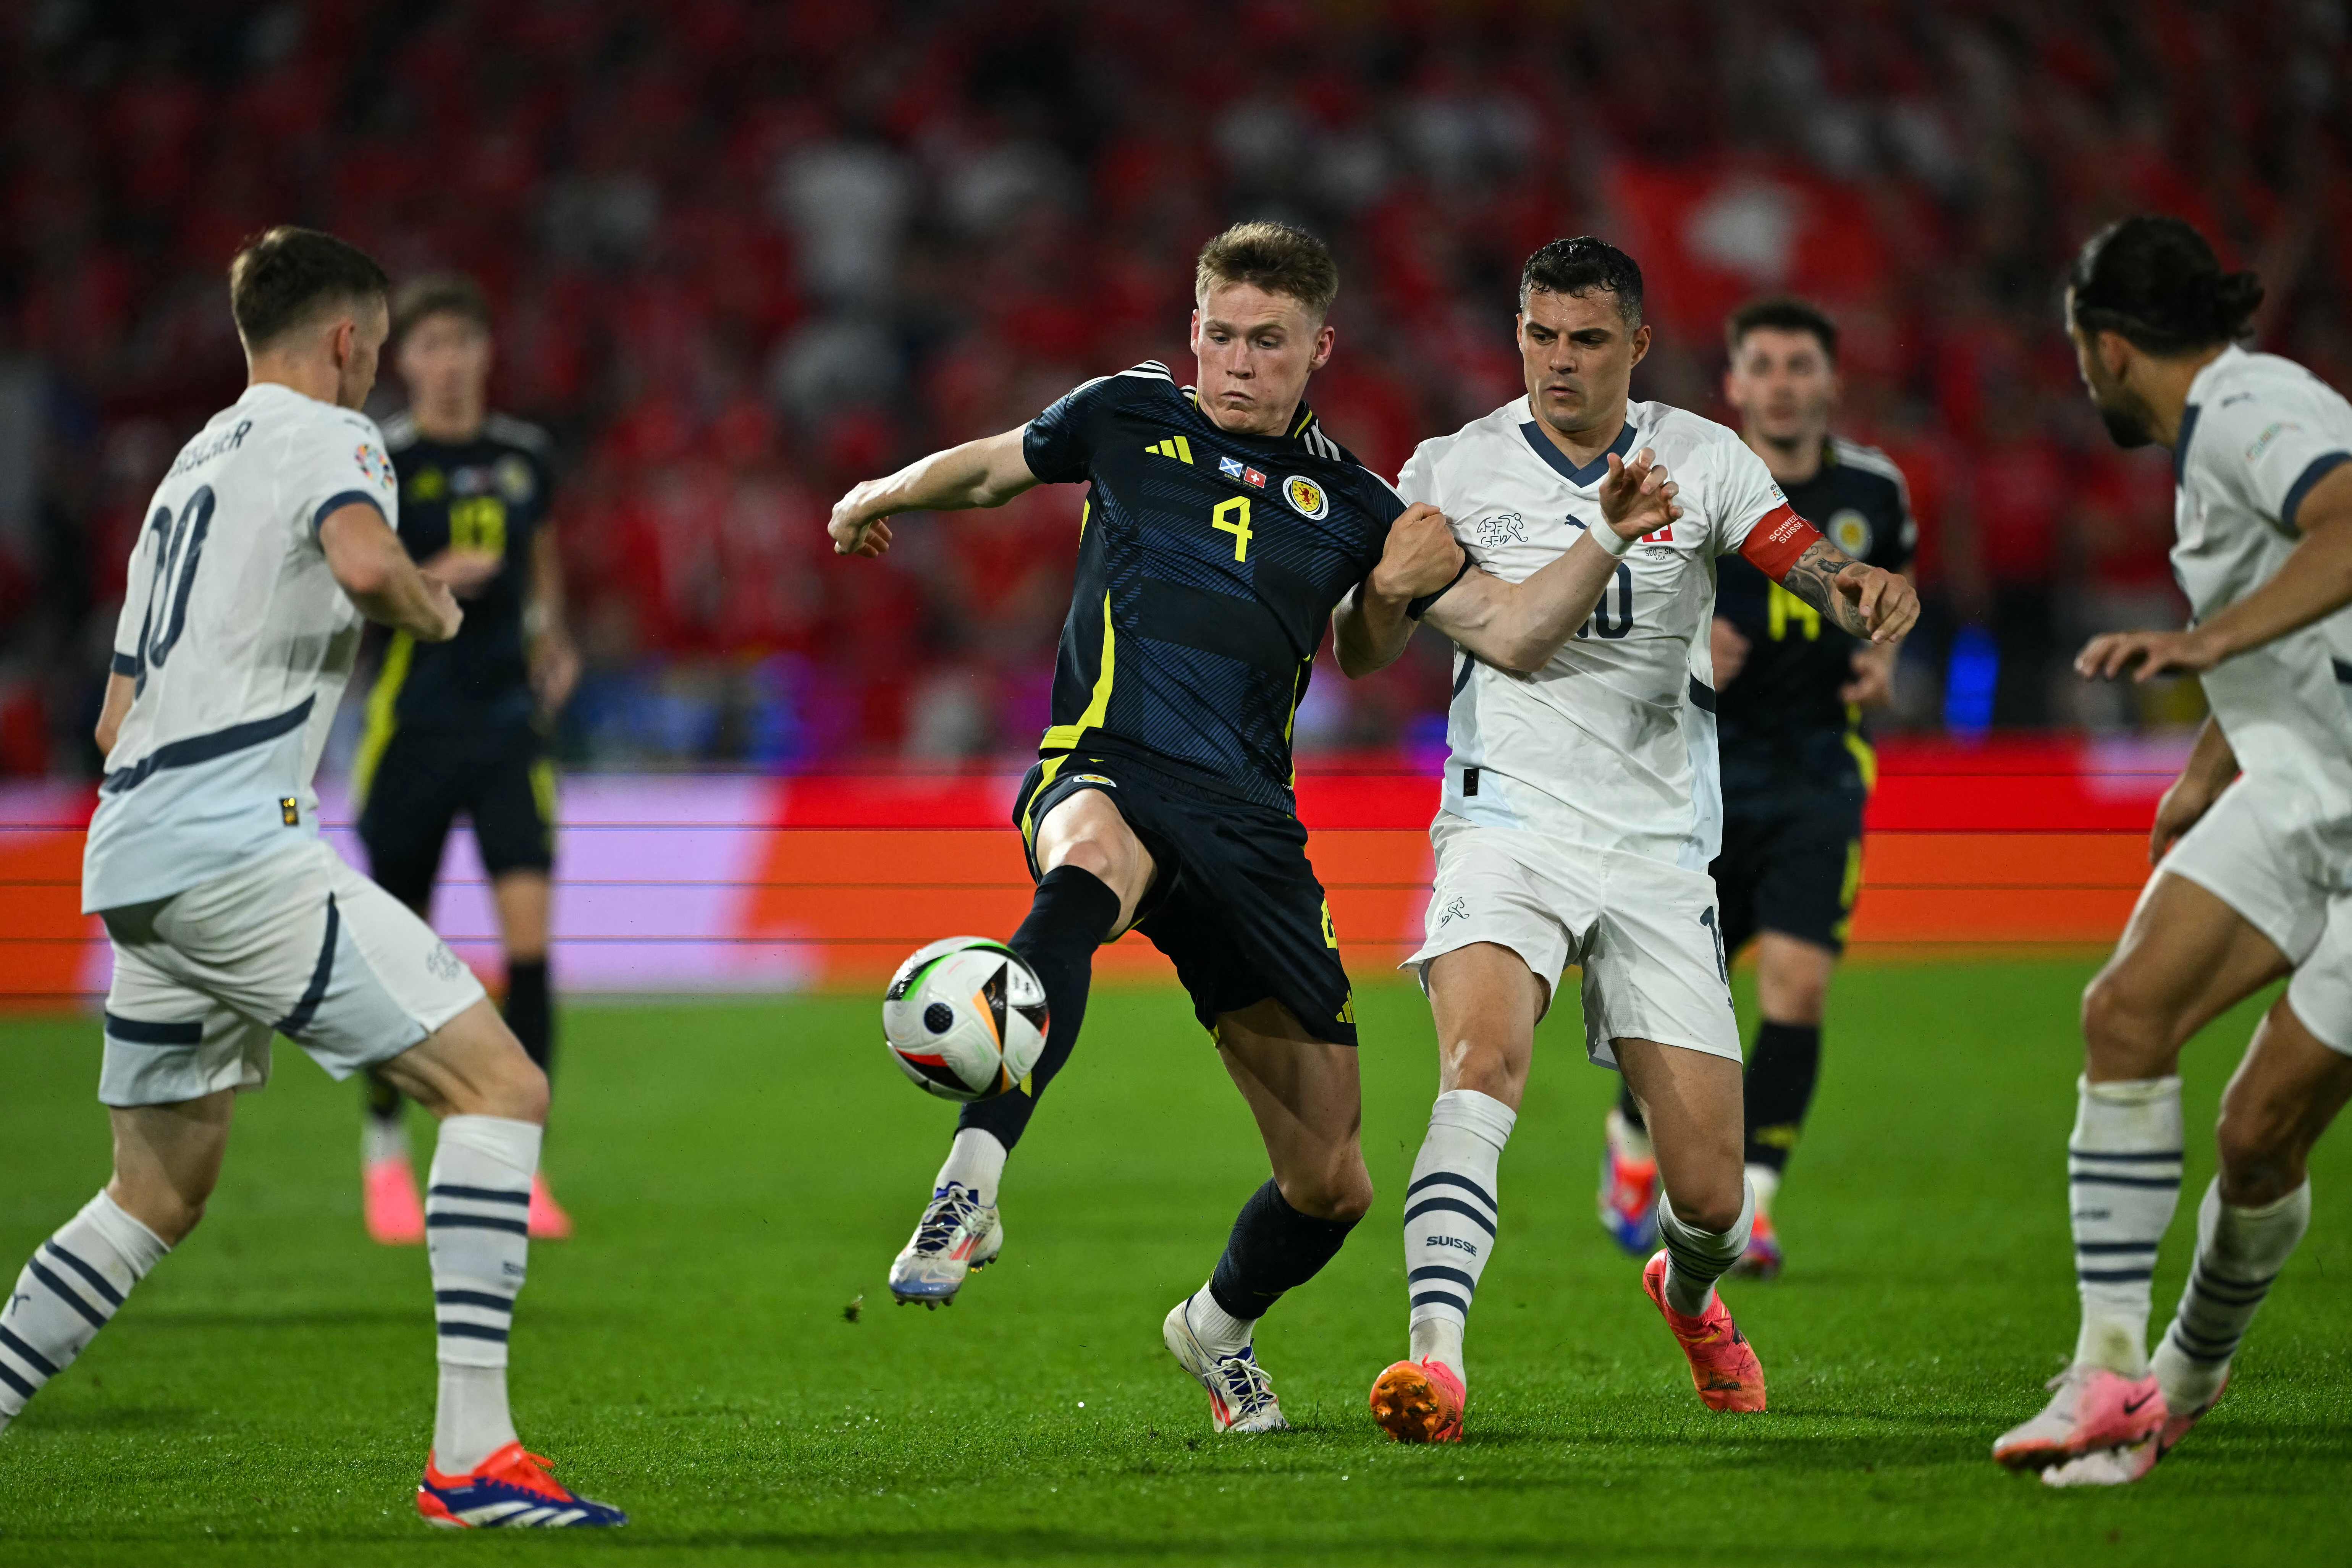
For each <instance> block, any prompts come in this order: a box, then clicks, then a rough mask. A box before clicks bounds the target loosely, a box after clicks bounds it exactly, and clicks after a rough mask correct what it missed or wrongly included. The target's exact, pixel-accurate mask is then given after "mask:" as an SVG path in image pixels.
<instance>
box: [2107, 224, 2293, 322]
mask: <svg viewBox="0 0 2352 1568" xmlns="http://www.w3.org/2000/svg"><path fill="white" fill-rule="evenodd" d="M2066 288H2067V289H2068V291H2069V293H2070V296H2071V298H2072V300H2073V308H2074V325H2075V326H2076V327H2079V328H2080V329H2082V330H2083V331H2085V332H2115V333H2117V334H2119V335H2120V336H2122V337H2123V339H2124V340H2125V341H2126V342H2129V343H2130V344H2131V345H2132V346H2133V347H2135V348H2137V349H2138V350H2139V351H2140V352H2141V353H2151V354H2182V353H2193V352H2195V351H2196V350H2198V349H2204V348H2211V347H2212V346H2213V345H2214V344H2216V343H2227V342H2235V341H2236V340H2237V339H2239V338H2242V337H2244V336H2245V335H2246V330H2247V325H2248V323H2249V322H2250V321H2252V319H2253V314H2254V308H2255V307H2256V306H2258V305H2260V304H2261V303H2262V302H2263V283H2262V279H2259V278H2257V277H2255V276H2254V275H2253V274H2252V273H2251V272H2224V271H2222V270H2221V259H2220V258H2218V257H2216V256H2215V255H2214V254H2213V247H2211V246H2210V245H2208V244H2206V243H2205V237H2204V236H2203V235H2201V234H2199V233H2198V232H2197V231H2196V230H2195V229H2193V228H2191V227H2190V226H2189V225H2187V224H2185V223H2183V222H2182V221H2181V220H2180V219H2179V218H2177V217H2154V216H2145V215H2143V216H2137V217H2127V218H2125V219H2123V220H2122V221H2120V222H2118V223H2112V224H2109V225H2108V226H2106V227H2105V228H2103V229H2101V230H2100V231H2099V232H2098V233H2096V234H2095V235H2093V236H2092V237H2091V239H2090V242H2089V243H2088V244H2086V245H2084V247H2083V249H2082V253H2081V254H2080V255H2078V256H2076V257H2075V258H2074V266H2073V267H2071V268H2068V269H2067V272H2066Z"/></svg>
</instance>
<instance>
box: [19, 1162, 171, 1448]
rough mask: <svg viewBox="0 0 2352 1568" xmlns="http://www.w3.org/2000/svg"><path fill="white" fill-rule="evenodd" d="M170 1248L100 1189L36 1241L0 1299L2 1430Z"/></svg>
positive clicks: (59, 1370)
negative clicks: (12, 1286) (52, 1232)
mask: <svg viewBox="0 0 2352 1568" xmlns="http://www.w3.org/2000/svg"><path fill="white" fill-rule="evenodd" d="M171 1250H172V1249H171V1248H170V1247H166V1246H164V1245H163V1238H162V1237H158V1236H157V1235H156V1234H155V1233H154V1232H153V1231H152V1230H149V1229H148V1228H147V1227H146V1226H143V1225H142V1224H140V1223H139V1222H138V1221H137V1220H135V1219H133V1218H132V1217H131V1215H129V1214H127V1213H125V1212H124V1211H123V1209H122V1206H121V1205H119V1204H117V1203H116V1202H115V1201H114V1200H113V1199H112V1198H111V1197H110V1196H108V1195H107V1194H105V1193H103V1192H101V1193H100V1194H98V1196H96V1197H94V1198H92V1199H90V1200H89V1202H88V1203H86V1204H84V1205H82V1207H81V1212H80V1213H79V1214H77V1215H74V1216H73V1218H71V1219H69V1220H68V1221H66V1223H65V1224H64V1225H63V1226H59V1227H58V1232H57V1234H56V1235H54V1236H52V1237H49V1239H48V1240H47V1241H45V1242H43V1243H42V1244H41V1246H40V1247H39V1249H38V1250H37V1251H36V1252H35V1253H34V1254H33V1256H32V1259H31V1261H29V1262H27V1263H26V1265H25V1268H24V1272H23V1273H21V1274H19V1275H17V1276H16V1289H15V1290H13V1291H11V1292H10V1293H9V1296H8V1300H7V1301H6V1302H5V1304H0V1430H5V1428H6V1426H7V1425H8V1423H9V1422H11V1421H13V1420H15V1419H16V1415H17V1413H18V1412H20V1411H22V1410H23V1409H24V1408H25V1402H26V1400H29V1399H31V1398H32V1397H33V1395H34V1394H37V1393H38V1392H39V1391H40V1387H41V1385H42V1384H45V1383H47V1382H48V1381H49V1379H51V1378H53V1377H55V1376H56V1375H57V1374H58V1373H61V1372H63V1371H64V1370H65V1369H66V1368H67V1367H68V1366H69V1365H70V1364H72V1363H73V1359H74V1358H75V1357H76V1356H78V1355H79V1354H81V1352H82V1351H83V1349H84V1348H85V1347H86V1346H88V1345H89V1342H90V1341H92V1340H94V1339H96V1338H97V1337H98V1331H99V1330H100V1329H102V1328H104V1327H105V1326H106V1324H107V1321H108V1320H109V1319H110V1318H112V1317H113V1316H114V1313H115V1310H116V1309H118V1308H120V1307H121V1305H122V1299H123V1298H124V1297H126V1296H128V1295H130V1294H131V1287H132V1286H134V1285H136V1284H138V1283H139V1281H140V1280H142V1279H145V1278H146V1277H147V1271H148V1270H149V1269H151V1268H154V1267H155V1265H156V1264H157V1263H158V1262H160V1261H161V1260H162V1258H163V1255H164V1254H165V1253H167V1252H169V1251H171Z"/></svg>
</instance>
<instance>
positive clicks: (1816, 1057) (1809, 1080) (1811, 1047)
mask: <svg viewBox="0 0 2352 1568" xmlns="http://www.w3.org/2000/svg"><path fill="white" fill-rule="evenodd" d="M1821 1068H1822V1031H1821V1026H1819V1025H1818V1024H1771V1023H1767V1024H1763V1025H1759V1026H1758V1028H1757V1030H1756V1046H1755V1048H1754V1049H1753V1050H1752V1051H1750V1052H1749V1053H1748V1083H1747V1101H1748V1154H1747V1163H1748V1164H1751V1165H1762V1166H1765V1167H1766V1168H1767V1169H1769V1170H1774V1171H1778V1170H1781V1169H1783V1168H1784V1167H1786V1166H1787V1164H1788V1163H1789V1152H1790V1150H1792V1149H1794V1148H1795V1147H1796V1146H1797V1135H1798V1134H1799V1133H1800V1132H1801V1131H1804V1126H1805V1111H1806V1110H1807V1108H1808V1107H1810V1106H1811V1104H1812V1102H1813V1084H1814V1082H1815V1081H1816V1080H1817V1079H1819V1078H1820V1076H1821Z"/></svg>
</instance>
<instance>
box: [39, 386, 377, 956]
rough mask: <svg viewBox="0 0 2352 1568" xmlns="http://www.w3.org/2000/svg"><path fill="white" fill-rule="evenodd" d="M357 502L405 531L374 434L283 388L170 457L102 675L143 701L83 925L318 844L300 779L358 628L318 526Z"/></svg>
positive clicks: (361, 421) (258, 393)
mask: <svg viewBox="0 0 2352 1568" xmlns="http://www.w3.org/2000/svg"><path fill="white" fill-rule="evenodd" d="M355 503H357V504H364V505H368V506H373V507H374V508H375V509H376V510H378V511H380V512H382V513H383V516H384V517H385V519H386V520H387V521H390V520H395V519H397V518H398V516H399V515H400V502H399V499H398V496H397V493H396V491H395V490H394V475H393V468H392V459H391V458H390V457H388V456H387V455H386V453H385V451H384V443H383V432H381V431H380V430H378V429H377V428H376V426H375V422H374V421H373V420H372V419H370V418H369V417H368V416H366V415H364V414H359V413H355V412H353V411H352V410H351V409H348V408H339V407H336V406H335V405H332V404H328V403H320V402H318V401H316V400H315V399H312V398H309V397H305V396H304V395H301V394H300V393H299V392H296V391H295V390H293V388H291V387H288V386H281V385H278V384H274V383H264V384H259V385H256V386H252V387H249V388H247V391H246V394H245V395H244V396H243V397H240V398H238V399H237V400H236V403H234V404H232V405H230V406H229V407H227V408H226V409H224V410H223V411H222V412H221V413H219V414H217V415H215V416H213V419H212V421H211V423H209V424H207V425H206V426H205V427H204V428H203V429H202V430H200V431H198V432H197V433H196V436H195V437H194V439H193V440H191V441H190V442H189V443H188V444H187V445H186V446H185V447H182V448H181V449H180V455H179V457H178V458H177V459H176V460H174V461H173V464H172V468H171V471H170V472H169V473H167V474H166V475H164V477H163V483H162V484H161V485H159V486H157V487H156V490H155V499H154V500H152V502H150V503H149V505H148V508H147V521H146V524H145V526H143V527H142V528H141V530H140V531H139V542H138V543H137V544H136V545H135V546H134V547H133V549H132V551H131V569H130V573H129V576H128V579H127V582H128V584H129V586H128V589H127V591H126V593H125V594H124V596H123V602H122V615H121V620H120V621H119V622H118V624H117V625H116V627H115V633H114V663H113V668H114V673H115V674H117V675H121V676H128V677H129V678H130V679H131V680H132V681H133V682H134V687H135V690H136V692H137V695H136V697H135V698H134V699H133V700H132V701H131V711H130V713H129V714H128V715H127V716H126V717H125V718H124V720H123V721H122V729H121V733H120V734H119V735H117V737H116V738H115V742H114V749H113V750H112V751H111V752H108V753H107V758H106V777H105V779H104V780H103V781H102V782H101V783H100V785H99V794H98V810H97V813H96V815H95V816H92V817H91V818H90V824H89V842H88V846H87V847H86V848H85V850H84V851H83V857H82V908H83V909H84V910H102V909H112V908H115V907H117V906H120V905H122V904H131V903H140V902H143V901H145V900H150V899H161V898H166V897H168V896H170V895H171V894H173V893H176V892H180V891H183V890H184V889H188V888H192V887H194V886H195V885H196V884H197V883H199V882H203V881H206V880H209V879H212V878H214V877H218V876H222V875H224V874H226V872H228V871H230V870H232V869H234V868H236V867H238V866H240V865H243V864H245V863H247V862H248V861H250V860H251V859H252V858H253V857H254V856H256V855H258V854H264V853H267V852H268V851H269V850H271V849H272V848H274V847H276V846H277V845H278V843H280V842H283V841H285V840H287V839H289V838H291V837H293V836H295V835H296V834H315V833H316V832H317V831H318V807H317V800H316V797H315V796H313V795H312V794H311V793H310V776H311V774H312V773H314V772H316V771H317V769H318V765H319V753H320V752H321V751H322V750H324V749H325V746H326V743H327V730H328V727H329V725H330V724H331V723H332V722H333V720H334V714H335V704H336V703H337V702H338V701H339V700H341V697H342V691H343V683H344V682H345V681H347V680H348V679H351V672H352V661H353V658H355V656H356V655H357V653H358V651H359V642H360V629H361V623H360V615H359V612H358V610H356V609H355V608H353V607H352V602H351V600H350V599H349V598H347V597H346V596H345V595H344V594H343V590H342V587H341V584H338V583H337V582H336V581H335V578H334V574H333V573H332V572H331V571H330V570H329V569H328V566H327V557H326V552H325V551H324V550H322V549H321V548H320V543H319V525H320V523H321V522H323V521H326V519H327V518H328V517H329V516H330V515H331V513H333V512H335V511H337V510H341V508H343V507H345V506H348V505H352V504H355Z"/></svg>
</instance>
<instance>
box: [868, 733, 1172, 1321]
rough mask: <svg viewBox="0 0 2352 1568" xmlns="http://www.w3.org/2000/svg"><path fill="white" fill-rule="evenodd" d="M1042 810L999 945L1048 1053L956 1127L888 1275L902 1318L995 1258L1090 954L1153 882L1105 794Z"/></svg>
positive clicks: (968, 1110)
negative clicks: (1027, 887)
mask: <svg viewBox="0 0 2352 1568" xmlns="http://www.w3.org/2000/svg"><path fill="white" fill-rule="evenodd" d="M1038 771H1042V770H1038ZM1031 776H1032V778H1033V780H1034V778H1035V777H1036V773H1035V772H1033V773H1032V775H1031ZM1041 796H1043V786H1042V785H1040V784H1031V785H1030V786H1029V792H1027V793H1025V794H1024V798H1025V799H1027V800H1029V801H1033V802H1034V801H1035V800H1036V799H1038V798H1040V797H1041ZM1044 798H1045V809H1044V810H1043V811H1042V812H1038V813H1036V814H1034V816H1033V817H1032V820H1031V824H1030V826H1031V833H1032V837H1030V839H1029V849H1030V858H1031V862H1032V866H1033V868H1034V871H1035V872H1036V874H1037V888H1036V891H1035V892H1034V893H1033V894H1032V895H1031V897H1030V901H1029V914H1028V917H1027V918H1026V919H1025V920H1024V921H1022V922H1021V924H1020V926H1019V927H1018V928H1017V929H1016V930H1015V931H1013V935H1012V937H1011V938H1010V939H1009V940H1008V941H1007V942H1006V944H1005V945H1007V946H1008V947H1010V948H1012V949H1013V952H1017V953H1019V954H1020V955H1021V961H1022V962H1023V963H1026V964H1027V965H1028V966H1029V967H1030V969H1031V970H1032V971H1033V972H1034V973H1035V974H1036V976H1037V978H1038V980H1039V981H1040V982H1041V983H1042V984H1044V985H1045V1005H1046V1007H1047V1009H1048V1017H1047V1022H1046V1028H1045V1050H1044V1051H1043V1052H1042V1053H1041V1054H1040V1055H1039V1057H1038V1058H1037V1065H1036V1066H1035V1067H1034V1068H1032V1069H1031V1071H1030V1075H1029V1083H1028V1087H1027V1088H1026V1089H1008V1090H1007V1091H1005V1092H1004V1093H1003V1094H1000V1095H997V1096H995V1097H994V1098H993V1099H991V1100H982V1101H980V1102H978V1103H977V1104H973V1105H968V1106H966V1107H964V1109H963V1113H962V1115H961V1116H960V1117H959V1118H958V1119H957V1121H956V1133H955V1138H954V1140H953V1142H950V1144H949V1145H948V1156H947V1160H946V1163H943V1164H941V1165H940V1170H939V1174H938V1175H937V1176H936V1177H935V1178H934V1179H933V1181H932V1184H931V1195H930V1201H929V1203H928V1204H926V1205H924V1208H923V1214H922V1217H921V1218H920V1219H919V1220H918V1221H917V1222H916V1224H915V1234H914V1235H913V1236H912V1237H909V1238H908V1242H907V1245H906V1246H905V1247H902V1248H901V1249H900V1250H899V1253H898V1257H897V1258H895V1259H893V1260H892V1262H891V1265H890V1279H889V1283H890V1294H891V1295H892V1297H893V1298H895V1299H896V1300H898V1302H899V1304H900V1305H902V1306H903V1305H905V1304H907V1303H909V1302H914V1301H920V1302H922V1303H924V1305H925V1306H927V1307H937V1306H940V1305H945V1304H949V1303H952V1302H953V1301H954V1300H955V1298H956V1294H957V1292H958V1291H960V1290H961V1289H962V1288H963V1282H964V1279H965V1276H966V1275H967V1274H968V1273H970V1272H971V1271H972V1270H974V1269H977V1268H985V1267H986V1266H987V1265H988V1264H989V1263H991V1262H992V1261H993V1260H994V1259H995V1258H996V1256H997V1254H998V1253H999V1251H1001V1250H1002V1248H1003V1235H1004V1232H1003V1225H1002V1224H1001V1223H1000V1222H999V1220H998V1218H997V1211H996V1198H997V1184H998V1182H999V1181H1000V1180H1001V1179H1002V1177H1003V1173H1004V1162H1005V1157H1006V1156H1007V1155H1008V1154H1010V1153H1011V1152H1012V1151H1013V1145H1014V1144H1016V1143H1018V1142H1020V1141H1021V1135H1022V1133H1023V1132H1024V1131H1027V1129H1028V1126H1029V1119H1030V1117H1031V1116H1032V1115H1034V1113H1035V1111H1036V1109H1037V1098H1038V1097H1039V1096H1041V1095H1043V1094H1044V1093H1045V1088H1046V1086H1047V1085H1048V1084H1050V1083H1052V1082H1053V1081H1054V1078H1055V1075H1056V1074H1058V1073H1059V1072H1060V1071H1061V1070H1062V1068H1063V1066H1064V1065H1065V1064H1066V1063H1067V1062H1068V1060H1069V1059H1070V1052H1071V1051H1072V1050H1073V1049H1075V1048H1076V1046H1077V1043H1078V1029H1079V1026H1080V1025H1081V1024H1082V1023H1083V1022H1084V1021H1085V1019H1086V1013H1087V992H1088V990H1089V989H1090V988H1091V986H1092V983H1093V978H1094V963H1095V950H1096V949H1097V948H1098V947H1100V946H1101V945H1102V944H1103V943H1104V942H1108V941H1109V940H1110V939H1111V938H1112V937H1114V936H1116V935H1118V933H1119V932H1120V931H1125V930H1126V929H1127V927H1128V925H1129V923H1130V922H1131V921H1134V919H1135V917H1136V910H1138V909H1139V907H1140V905H1141V902H1142V900H1143V898H1144V895H1145V893H1146V892H1147V891H1148V890H1149V889H1150V887H1151V883H1152V879H1153V877H1154V876H1155V875H1156V874H1157V868H1156V867H1155V866H1154V864H1153V862H1152V858H1151V854H1150V851H1149V850H1147V849H1146V848H1145V847H1143V842H1142V840H1141V839H1139V838H1138V837H1136V835H1135V833H1134V831H1133V829H1131V828H1130V827H1129V826H1128V824H1127V821H1126V819H1125V818H1124V817H1123V816H1120V814H1119V810H1118V807H1117V806H1116V805H1112V804H1111V800H1110V797H1109V796H1108V794H1106V793H1105V792H1104V791H1102V790H1099V789H1096V788H1091V787H1089V788H1083V789H1078V790H1076V791H1069V790H1065V791H1064V792H1063V793H1062V794H1061V795H1060V798H1059V799H1058V800H1056V799H1054V798H1052V797H1050V796H1045V797H1044Z"/></svg>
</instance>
